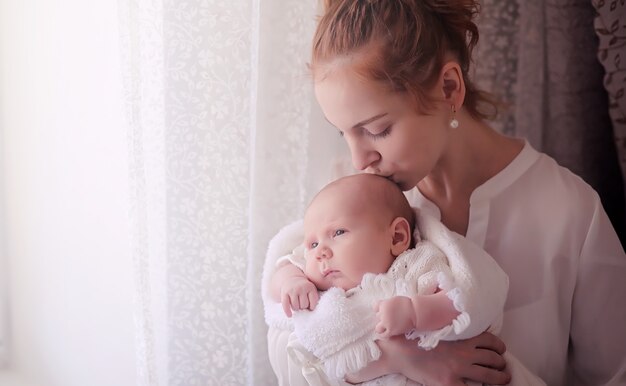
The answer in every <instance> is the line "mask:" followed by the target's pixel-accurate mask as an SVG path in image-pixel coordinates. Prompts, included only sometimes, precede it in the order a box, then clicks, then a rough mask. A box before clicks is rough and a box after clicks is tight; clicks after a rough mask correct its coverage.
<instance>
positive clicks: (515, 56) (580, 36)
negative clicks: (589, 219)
mask: <svg viewBox="0 0 626 386" xmlns="http://www.w3.org/2000/svg"><path fill="white" fill-rule="evenodd" d="M601 2H602V0H599V1H595V2H594V4H592V3H591V1H590V0H552V1H548V0H523V1H522V0H486V1H483V2H482V12H481V16H480V20H479V28H480V33H481V36H480V42H479V46H478V47H477V50H476V53H475V55H474V58H475V61H476V66H475V68H476V71H475V74H474V78H475V80H476V81H477V83H478V84H479V86H481V88H483V89H485V90H487V91H491V92H493V93H494V94H495V95H496V96H497V97H499V98H500V99H501V100H502V101H503V102H505V103H506V104H507V106H508V108H506V109H505V110H503V111H502V113H501V115H500V116H499V118H498V119H497V121H495V122H494V126H495V127H496V128H497V129H499V130H500V131H502V132H504V133H506V134H510V135H515V136H520V137H525V138H527V139H528V140H529V142H530V143H531V144H532V145H533V146H534V147H535V148H536V149H538V150H540V151H543V152H545V153H547V154H549V155H550V156H552V157H554V158H555V159H556V160H557V162H559V163H560V164H561V165H563V166H565V167H567V168H568V169H570V170H571V171H572V172H574V173H576V174H577V175H579V176H580V177H582V178H583V179H584V180H585V181H586V182H587V183H588V184H590V185H591V186H592V187H593V188H594V189H595V190H596V191H597V192H598V194H599V195H600V198H601V200H602V204H603V206H604V208H605V210H606V212H607V213H608V215H609V217H610V218H611V221H612V222H613V226H614V227H615V229H616V230H617V232H618V235H619V236H620V239H621V240H622V245H626V203H625V198H626V195H625V194H624V181H625V176H626V173H623V171H622V169H624V171H626V162H624V161H626V153H625V152H626V140H625V137H626V135H625V133H624V129H625V127H626V120H625V119H624V114H623V112H624V111H626V110H625V109H623V106H624V102H625V101H624V98H626V97H622V96H623V93H624V90H623V89H624V84H625V83H626V79H625V78H626V73H624V72H622V73H621V74H620V75H613V76H612V77H611V82H610V84H611V85H612V86H613V89H611V88H608V87H605V84H606V83H607V82H606V78H605V74H606V76H610V73H609V72H605V67H606V65H605V66H604V67H603V63H601V62H600V60H599V58H600V59H601V58H603V54H602V52H603V51H602V50H603V49H604V48H602V47H603V46H602V44H605V45H608V40H610V39H611V38H612V37H611V36H610V35H609V34H607V35H602V34H597V33H596V30H598V29H601V28H602V27H598V25H599V23H598V21H597V20H598V19H599V16H598V14H597V12H596V8H594V6H596V7H597V8H598V9H599V10H602V9H603V8H604V7H607V9H611V5H610V4H606V5H604V6H603V7H601V6H600V4H599V3H601ZM596 3H598V4H596ZM606 3H620V4H621V5H619V7H621V8H619V7H618V6H617V4H616V6H615V7H613V12H615V10H619V9H621V10H624V9H625V8H624V5H623V3H624V1H623V0H614V1H606ZM616 19H618V20H620V22H621V25H620V26H619V27H618V28H617V27H614V26H613V25H614V24H615V22H614V21H611V24H610V25H609V28H608V29H607V31H608V32H610V31H611V30H612V29H613V32H614V33H619V32H622V33H624V32H626V29H624V28H623V27H622V25H624V24H626V21H625V20H624V19H625V18H624V17H621V19H620V18H619V17H618V18H615V17H614V18H612V19H610V20H616ZM594 20H595V21H596V29H594ZM620 22H617V23H618V24H620ZM601 31H602V32H604V31H603V30H601ZM599 36H600V38H599ZM606 39H608V40H607V42H606V43H604V42H603V41H604V40H606ZM616 39H618V40H619V39H622V40H621V44H622V46H621V49H622V50H624V49H625V47H626V41H624V38H616ZM616 39H613V40H614V42H613V46H615V47H617V46H619V44H617V43H616ZM609 56H610V55H609V54H607V59H606V61H613V63H615V56H613V57H612V58H611V59H608V57H609ZM623 56H624V55H623ZM617 57H618V59H617V61H618V62H619V55H617ZM624 60H626V57H624ZM617 68H619V65H618V67H617ZM622 68H623V67H622ZM607 71H608V70H607ZM614 73H619V70H617V69H616V70H614ZM603 81H604V83H603ZM616 85H617V86H616ZM607 89H608V90H609V91H607ZM620 89H621V91H619V90H620ZM612 90H614V91H612ZM609 101H610V102H609ZM617 101H621V103H622V110H621V112H622V115H621V116H620V115H619V114H614V113H613V111H614V110H618V109H619V108H618V107H615V106H617V105H616V103H617ZM609 106H611V114H610V113H609ZM612 118H613V119H612ZM620 119H621V120H620ZM617 126H619V127H617ZM618 129H619V130H621V132H620V131H618ZM618 150H619V151H620V152H621V156H618ZM620 159H621V160H622V161H623V162H622V165H621V166H620Z"/></svg>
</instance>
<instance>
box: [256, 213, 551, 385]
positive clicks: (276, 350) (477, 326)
mask: <svg viewBox="0 0 626 386" xmlns="http://www.w3.org/2000/svg"><path fill="white" fill-rule="evenodd" d="M416 219H417V221H416V224H417V230H416V234H417V233H418V232H419V234H420V235H421V237H422V238H423V239H424V240H426V241H424V242H421V243H418V245H417V246H416V248H415V249H413V250H411V251H408V252H407V253H405V254H403V255H401V256H399V257H398V259H396V261H394V264H393V265H392V267H391V268H390V271H389V274H381V275H373V274H372V275H366V276H365V277H364V278H363V281H362V285H361V287H362V289H358V288H357V289H352V290H349V291H347V292H344V291H343V290H341V289H337V288H333V289H331V290H329V291H327V292H326V293H325V294H324V295H323V296H322V297H321V299H320V302H319V304H318V306H317V308H316V310H315V311H314V312H307V311H303V312H296V313H295V314H294V317H293V320H289V319H287V318H286V317H285V316H284V314H283V311H282V308H281V306H280V304H279V303H276V302H274V301H272V300H271V299H270V297H269V293H268V284H269V278H270V276H271V273H272V272H273V271H274V269H275V267H277V266H279V265H281V264H283V261H284V259H285V254H289V253H290V251H291V252H294V251H295V252H296V253H292V254H293V255H294V256H295V257H294V256H292V260H294V261H295V262H296V264H297V265H299V266H301V265H302V263H303V262H302V261H301V260H302V259H303V257H302V256H301V255H300V254H299V253H297V252H299V251H300V248H299V247H296V246H297V245H298V244H297V243H300V240H301V239H302V222H301V221H296V222H294V223H292V224H289V225H287V226H286V227H284V228H283V229H281V231H280V232H279V233H278V234H277V235H276V236H275V237H274V238H273V239H272V240H271V242H270V245H269V248H268V254H267V258H266V261H265V267H264V272H263V300H264V303H265V318H266V322H267V323H268V325H269V326H270V329H269V332H268V341H269V346H268V347H269V354H270V362H271V364H272V367H273V369H274V371H275V372H276V374H277V376H278V378H279V382H280V384H288V385H300V384H302V385H322V386H323V385H343V384H344V383H343V382H342V381H341V380H340V379H341V377H342V376H343V375H344V374H345V373H347V372H352V371H358V370H359V369H360V368H362V367H363V366H364V365H365V364H367V363H369V362H370V361H372V360H376V359H377V358H378V357H379V355H380V350H379V349H378V347H377V346H376V345H375V344H373V343H374V339H375V335H374V332H373V326H374V325H375V317H374V313H373V311H371V307H372V304H373V302H374V301H376V300H377V299H380V298H388V297H390V296H393V295H396V294H398V291H399V289H402V292H406V293H405V294H406V295H412V294H414V292H412V291H411V290H407V289H406V288H407V287H408V286H409V285H408V284H407V283H408V281H406V280H405V281H402V283H404V285H398V284H399V283H400V282H399V280H402V279H409V280H410V281H411V282H415V281H418V283H419V285H418V289H417V290H418V291H419V293H422V294H423V293H432V292H433V291H434V290H435V289H436V288H437V287H439V288H442V289H444V290H446V291H448V294H449V295H448V296H450V298H451V300H452V301H453V302H454V305H455V307H456V308H457V310H459V311H460V312H461V314H460V315H459V316H458V317H457V318H456V320H455V321H453V323H452V325H450V326H446V327H444V328H442V329H441V330H439V331H434V332H430V333H427V334H423V335H417V334H415V336H413V338H415V337H420V338H421V339H422V342H421V345H422V346H426V347H434V346H436V344H437V342H438V341H439V339H446V340H454V339H465V338H469V337H471V336H475V335H477V334H479V333H481V332H482V331H484V330H486V329H487V328H488V327H489V326H491V325H492V324H494V323H495V324H496V327H495V330H494V329H492V331H493V332H496V333H497V329H499V327H500V325H499V322H500V317H501V310H502V307H503V304H504V300H505V294H506V291H507V285H508V281H507V277H506V275H504V274H503V272H502V271H501V270H500V268H499V267H498V266H497V265H496V264H494V261H493V259H491V258H490V257H489V256H488V255H487V254H486V253H485V252H484V251H482V250H480V249H479V248H477V247H476V246H475V245H473V244H472V243H471V242H468V241H467V239H465V238H462V237H460V236H459V235H458V234H456V233H454V232H450V231H449V230H447V228H445V227H444V226H443V224H441V223H440V222H439V221H438V220H435V219H434V218H433V217H431V216H429V215H426V214H423V213H420V212H419V211H418V212H417V218H416ZM294 247H296V248H295V249H294ZM441 250H443V251H444V252H447V253H448V255H447V259H446V257H444V255H442V253H441ZM448 264H449V266H448ZM389 279H391V280H389ZM402 283H400V284H402ZM413 287H414V286H413ZM374 293H376V294H374ZM346 294H347V295H348V296H352V297H348V298H347V297H346ZM479 296H482V301H481V298H479ZM354 298H358V299H356V300H355V301H352V300H353V299H354ZM327 303H328V304H327ZM355 315H357V316H358V317H359V318H355ZM470 321H472V323H470ZM294 325H295V327H296V329H295V332H294V333H291V331H293V330H294ZM313 354H315V355H313ZM507 362H508V364H509V366H510V368H511V372H512V373H513V374H515V376H516V378H515V380H514V382H512V383H511V384H512V385H544V383H543V381H541V380H540V379H538V378H537V377H535V376H534V375H533V374H532V373H530V372H529V371H528V370H526V369H525V368H524V366H523V364H522V363H520V362H519V361H517V360H516V359H515V358H514V357H513V356H512V355H511V354H510V353H509V354H507ZM327 374H329V375H330V377H329V376H327ZM381 382H382V383H381ZM379 383H380V384H384V385H388V386H390V385H405V384H414V383H413V382H410V381H409V383H407V380H406V379H405V378H404V377H400V376H398V375H392V376H385V377H381V378H380V379H377V380H375V381H374V383H372V384H379ZM365 384H370V382H367V383H365Z"/></svg>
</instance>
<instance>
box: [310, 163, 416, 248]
mask: <svg viewBox="0 0 626 386" xmlns="http://www.w3.org/2000/svg"><path fill="white" fill-rule="evenodd" d="M352 182H354V183H359V182H362V184H360V185H359V186H358V189H359V197H354V199H355V200H359V201H362V202H363V205H364V206H365V207H367V206H370V207H372V208H381V207H382V208H383V209H386V210H387V211H388V212H389V213H390V217H391V218H390V221H391V220H394V219H395V218H397V217H403V218H405V219H406V220H407V222H408V223H409V229H410V232H411V243H410V245H411V246H413V245H414V242H413V241H414V233H415V212H414V211H413V209H412V208H411V205H410V204H409V201H408V200H407V198H406V196H405V195H404V193H402V190H401V189H400V188H399V187H398V185H396V184H395V183H393V182H392V181H390V180H388V179H387V178H385V177H381V176H378V175H375V174H369V173H361V174H354V175H351V176H347V177H342V178H339V179H337V180H335V181H333V182H331V183H329V184H328V185H326V186H325V187H324V188H322V190H320V191H319V192H318V193H317V195H316V196H315V197H314V198H313V200H312V201H311V203H312V202H313V201H314V200H315V198H316V197H317V196H318V195H319V194H321V193H322V192H324V191H326V190H328V189H331V188H333V187H337V186H339V185H341V184H346V183H352ZM309 205H310V204H309ZM364 209H365V208H364Z"/></svg>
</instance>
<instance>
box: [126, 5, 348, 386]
mask: <svg viewBox="0 0 626 386" xmlns="http://www.w3.org/2000/svg"><path fill="white" fill-rule="evenodd" d="M119 5H120V19H121V26H122V28H121V35H122V42H123V44H122V46H123V52H124V55H123V56H124V68H125V70H126V74H125V84H126V91H127V95H126V99H127V107H128V116H129V119H130V122H131V127H130V132H129V142H130V147H131V148H130V165H131V191H132V197H131V206H132V211H131V220H132V223H133V227H132V228H133V234H132V240H133V255H134V259H135V276H136V283H137V305H136V310H137V315H136V316H137V318H136V319H137V321H138V325H137V331H138V334H137V343H138V344H137V346H138V363H139V366H140V369H139V372H140V379H141V382H142V384H144V385H194V384H195V385H243V384H255V385H271V384H273V383H274V382H275V379H274V377H273V374H272V372H271V369H270V366H269V362H268V359H267V354H266V351H267V350H266V337H265V334H266V327H265V324H264V321H263V316H262V315H263V314H262V304H261V298H260V282H261V280H260V278H261V268H262V265H263V259H264V254H265V249H266V247H267V242H268V241H269V239H270V238H271V236H272V235H273V234H274V233H275V232H276V231H277V230H278V229H279V228H280V227H281V226H282V225H285V224H286V223H288V222H290V221H292V220H294V219H296V218H298V217H300V216H301V214H302V210H303V207H304V205H305V202H306V201H307V200H308V198H309V197H310V195H311V194H312V192H313V191H314V190H316V189H317V188H318V187H319V185H321V184H322V183H324V182H325V181H326V180H327V179H328V173H326V171H328V170H329V162H330V161H327V160H331V159H333V156H334V155H335V154H336V153H337V152H338V151H339V150H338V149H339V148H340V147H339V146H340V145H338V143H339V142H338V141H337V140H335V141H334V142H333V141H332V140H329V139H327V138H325V136H329V135H334V134H333V133H332V130H330V129H328V128H322V127H318V126H323V125H324V124H321V123H320V122H321V121H322V120H321V119H320V118H319V112H318V111H317V110H316V107H315V102H314V100H313V95H312V90H311V81H310V79H309V76H308V72H307V67H306V61H307V60H308V57H309V50H310V40H311V35H312V33H313V28H314V23H315V14H316V2H315V1H302V0H289V1H286V0H270V1H260V0H253V1H250V0H223V1H220V0H194V1H187V2H179V1H175V0H156V1H143V0H133V1H120V2H119ZM321 143H324V144H325V146H323V147H320V145H319V144H321ZM312 148H315V149H316V150H315V152H314V153H311V152H310V151H309V149H312ZM311 154H315V158H312V157H311Z"/></svg>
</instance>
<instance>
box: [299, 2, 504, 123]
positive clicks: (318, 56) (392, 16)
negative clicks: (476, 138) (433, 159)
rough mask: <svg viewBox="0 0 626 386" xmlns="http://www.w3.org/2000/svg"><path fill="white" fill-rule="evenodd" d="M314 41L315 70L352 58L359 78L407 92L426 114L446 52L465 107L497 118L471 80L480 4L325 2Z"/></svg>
mask: <svg viewBox="0 0 626 386" xmlns="http://www.w3.org/2000/svg"><path fill="white" fill-rule="evenodd" d="M323 1H324V13H323V15H322V16H321V18H320V20H319V22H318V25H317V30H316V31H315V36H314V38H313V47H312V48H313V53H312V58H311V70H312V72H313V75H314V76H316V75H317V76H319V75H321V76H322V77H323V76H324V74H325V71H324V70H325V68H324V66H327V65H330V64H332V63H334V62H333V61H334V60H336V59H348V60H350V61H351V65H352V67H353V69H354V70H355V71H356V72H357V74H359V75H361V76H364V77H366V78H367V79H372V80H375V81H382V82H387V84H388V85H389V86H390V89H391V90H393V91H400V92H407V93H408V94H409V95H410V96H411V97H412V98H413V99H414V101H415V102H416V104H417V107H418V109H419V110H420V111H422V112H428V110H429V109H430V108H431V107H432V106H433V102H434V101H433V100H431V98H429V97H428V96H427V94H426V92H428V91H430V90H431V89H432V87H434V85H435V84H436V82H437V79H438V76H439V72H440V70H441V68H442V66H443V64H444V60H445V56H446V54H448V53H450V54H452V55H454V57H455V59H456V60H457V61H458V63H459V65H460V67H461V71H462V75H463V80H464V82H465V89H466V93H465V101H464V106H465V108H466V109H467V110H468V112H469V113H470V114H471V115H472V116H474V117H475V118H493V117H494V116H495V114H496V111H497V106H496V103H495V101H494V99H493V98H492V97H491V96H490V95H489V94H487V93H485V92H483V91H480V90H477V89H476V88H475V87H474V85H473V84H472V82H471V81H470V79H469V67H470V62H471V60H472V50H473V49H474V47H475V46H476V43H477V42H478V28H477V27H476V24H475V23H474V21H473V19H474V17H475V16H476V15H477V14H478V10H479V5H478V2H477V0H323Z"/></svg>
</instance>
